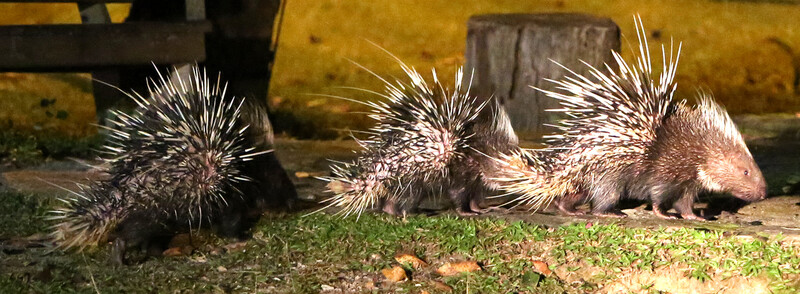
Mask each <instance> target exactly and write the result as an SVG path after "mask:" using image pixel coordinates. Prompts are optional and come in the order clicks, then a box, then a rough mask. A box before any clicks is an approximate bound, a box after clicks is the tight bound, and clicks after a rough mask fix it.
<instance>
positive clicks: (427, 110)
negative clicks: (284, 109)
mask: <svg viewBox="0 0 800 294" xmlns="http://www.w3.org/2000/svg"><path fill="white" fill-rule="evenodd" d="M398 62H399V59H398ZM399 63H400V66H401V67H402V69H403V70H404V71H405V73H406V75H407V76H408V78H409V81H408V82H405V81H401V80H398V81H397V82H396V83H390V82H388V81H387V80H385V79H383V78H381V77H379V76H378V78H380V79H381V80H382V81H383V82H384V83H385V84H386V94H380V93H377V92H373V91H369V90H365V91H367V92H370V93H373V94H377V95H379V96H381V97H382V98H384V99H385V101H380V102H364V104H366V105H368V106H370V107H371V108H372V112H371V114H370V115H369V116H370V117H371V118H372V119H374V120H376V121H377V123H376V125H375V126H374V127H372V128H371V129H370V130H369V131H368V132H366V133H367V134H369V136H368V138H366V139H363V140H359V139H356V141H357V142H358V143H359V145H360V146H361V147H362V150H360V151H359V152H358V155H359V156H358V158H357V159H356V160H354V161H352V162H342V163H338V164H333V165H331V169H332V173H333V175H332V176H330V177H323V178H321V179H323V180H326V181H329V182H330V183H329V184H328V188H329V191H331V192H334V193H335V195H334V196H333V197H331V198H329V199H327V200H326V201H327V202H328V203H329V204H328V206H334V207H340V208H342V210H341V211H340V212H341V213H344V214H345V215H349V214H351V213H356V214H359V215H360V214H361V213H362V212H363V211H364V210H366V209H372V208H379V207H380V208H381V209H382V210H383V211H384V212H387V213H390V214H393V215H397V214H405V213H407V212H412V211H414V210H415V209H416V208H417V206H418V205H419V203H420V201H421V199H422V198H423V197H425V196H431V195H438V194H447V195H448V197H449V198H450V199H451V200H452V202H453V204H454V206H455V209H456V211H457V212H458V213H459V214H460V215H473V214H477V213H480V212H483V211H484V209H482V208H481V207H480V206H481V202H482V201H483V199H484V198H485V196H486V193H487V192H488V191H490V190H492V189H493V188H494V187H495V186H497V184H495V183H494V182H493V181H492V180H491V179H492V178H494V177H487V176H486V175H485V174H484V173H483V171H484V170H487V168H486V167H485V166H487V165H488V166H492V165H495V163H494V161H493V160H492V159H491V158H490V157H489V156H486V155H484V154H496V153H497V152H501V151H507V148H511V146H516V144H517V137H516V135H515V134H514V132H513V130H512V129H511V126H510V123H509V121H508V117H507V116H506V114H505V112H504V111H503V109H502V107H500V106H499V105H498V104H497V103H496V102H495V101H494V100H492V99H486V100H480V99H478V98H477V97H474V96H471V95H470V93H469V88H468V87H467V88H464V87H463V85H462V82H463V81H464V75H463V72H462V71H461V70H458V72H457V74H456V77H455V88H454V90H453V91H448V90H446V89H445V88H444V86H442V84H441V83H440V82H439V80H438V78H437V77H436V72H435V71H433V78H434V80H433V82H434V85H433V87H430V86H428V84H427V83H426V81H425V80H424V79H423V77H422V76H421V75H420V74H419V73H417V72H416V70H414V69H413V68H410V67H408V66H407V65H405V64H403V63H402V62H399ZM376 76H377V75H376ZM347 100H351V99H347Z"/></svg>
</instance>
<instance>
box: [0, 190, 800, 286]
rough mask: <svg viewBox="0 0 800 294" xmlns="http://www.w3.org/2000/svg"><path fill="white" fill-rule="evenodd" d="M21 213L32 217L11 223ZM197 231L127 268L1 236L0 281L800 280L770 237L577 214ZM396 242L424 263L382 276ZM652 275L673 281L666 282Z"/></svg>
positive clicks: (16, 206) (22, 231) (279, 223)
mask: <svg viewBox="0 0 800 294" xmlns="http://www.w3.org/2000/svg"><path fill="white" fill-rule="evenodd" d="M38 197H43V196H41V195H27V194H17V193H2V194H0V198H2V199H4V201H3V205H2V206H0V216H4V217H5V218H7V219H3V221H2V222H0V224H1V225H2V226H3V227H4V228H0V232H3V234H0V236H3V237H2V238H0V239H7V240H8V239H10V240H19V239H21V240H25V238H23V237H24V236H27V235H29V234H38V233H43V232H44V231H43V230H44V229H45V228H46V226H47V223H46V222H45V221H44V220H43V218H42V216H43V214H44V213H45V211H46V210H47V209H48V208H49V205H52V201H51V200H37V198H38ZM43 199H49V198H47V197H43ZM10 219H14V221H9V220H10ZM23 221H25V222H30V223H31V225H30V226H20V224H21V222H23ZM194 240H195V241H194V244H193V245H194V246H195V247H197V248H196V249H195V250H194V252H193V253H192V254H191V255H188V256H177V257H160V258H150V259H147V260H145V261H143V262H140V263H138V264H135V265H129V266H125V267H114V266H110V265H108V264H107V263H106V258H107V256H108V248H107V246H105V247H101V248H100V249H99V250H94V251H90V252H86V253H62V252H58V251H55V252H49V250H48V249H46V248H26V249H22V250H17V251H14V250H11V249H9V248H10V247H9V246H8V244H11V243H13V242H6V245H4V247H3V250H2V251H0V255H1V256H0V257H2V258H0V272H1V273H2V274H0V292H6V293H12V292H20V291H21V292H27V291H33V292H47V293H64V292H78V293H90V292H91V293H95V292H99V293H116V292H161V293H165V292H175V291H178V292H185V291H193V292H197V291H202V292H249V293H253V292H261V293H276V292H277V293H290V292H291V293H315V292H319V291H320V290H322V289H323V288H325V289H327V288H329V287H332V288H334V289H339V290H342V291H344V292H364V291H367V292H369V291H372V290H369V289H370V288H369V287H371V285H374V287H376V288H375V290H378V289H383V290H385V291H394V292H400V293H419V292H420V291H421V290H426V291H431V292H432V293H436V292H437V291H440V290H436V289H437V288H436V287H437V286H436V284H437V283H444V284H446V285H448V286H449V287H452V288H453V291H454V293H465V292H471V293H501V292H515V291H521V292H535V293H564V292H567V293H583V292H586V291H589V292H594V291H611V292H618V291H615V290H614V289H628V291H631V292H635V293H639V292H643V291H645V293H646V291H654V292H652V293H663V292H657V291H667V292H679V291H681V290H682V289H683V290H686V289H716V290H723V289H725V288H727V289H728V291H730V290H731V289H734V290H735V289H736V287H750V288H752V289H751V290H752V291H755V292H758V291H774V292H775V293H794V291H797V290H798V289H800V288H798V286H800V285H798V284H797V282H796V281H797V277H799V276H800V267H798V264H800V247H798V246H797V245H795V244H794V243H793V242H790V241H788V240H784V239H783V237H782V236H780V235H779V236H773V237H769V238H750V237H740V236H731V235H728V234H725V233H723V232H719V231H709V230H705V229H692V228H681V229H667V228H653V229H647V228H624V227H620V226H617V225H613V224H611V225H592V224H587V223H574V224H571V225H566V226H562V227H558V228H545V227H541V226H536V225H532V224H529V223H525V222H520V221H507V220H503V219H495V218H471V219H461V218H457V217H453V216H448V215H442V216H435V217H425V216H412V217H408V218H404V219H403V218H395V217H390V216H386V215H375V214H365V215H362V216H361V218H360V219H358V220H356V219H355V218H346V219H341V218H339V217H335V216H331V215H327V214H314V215H310V216H302V215H301V214H291V215H269V216H266V217H264V218H263V219H262V221H261V222H260V223H259V224H258V225H257V226H256V228H255V229H254V230H253V238H252V239H250V240H248V241H247V242H246V243H244V244H242V245H239V246H234V247H232V246H230V242H232V241H231V240H221V239H217V238H215V237H212V236H210V235H208V234H206V233H200V234H199V235H196V236H195V237H194ZM226 248H227V249H226ZM231 248H236V249H231ZM399 252H404V253H411V254H414V255H416V256H418V257H420V258H422V259H423V260H425V261H427V262H428V263H430V264H431V266H430V268H422V269H411V268H408V267H407V268H406V270H407V271H408V272H409V274H410V276H411V279H412V280H411V281H406V282H400V283H390V282H386V281H385V280H384V278H383V277H382V276H381V275H380V270H381V269H384V268H388V267H391V266H394V265H398V264H397V262H396V261H394V259H393V256H394V255H395V254H397V253H399ZM464 260H467V261H476V262H478V263H479V264H480V265H481V266H482V269H483V270H482V271H479V272H474V273H468V274H462V275H458V276H454V277H441V276H439V275H437V274H435V273H433V271H434V269H435V268H436V267H438V266H440V265H442V264H444V263H447V262H451V261H464ZM535 260H541V261H545V262H546V263H547V264H548V265H549V268H550V269H551V270H553V272H554V273H555V275H550V276H544V275H541V274H539V273H537V272H536V271H535V270H534V268H535V267H534V265H533V262H534V261H535ZM659 278H661V279H665V278H666V279H669V281H671V283H669V284H670V285H667V286H665V285H664V283H662V282H660V281H661V280H659ZM681 285H683V286H681ZM620 287H622V288H620ZM693 287H694V288H693ZM632 289H633V290H632ZM744 289H747V288H744ZM712 292H714V291H712Z"/></svg>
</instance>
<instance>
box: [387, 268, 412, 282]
mask: <svg viewBox="0 0 800 294" xmlns="http://www.w3.org/2000/svg"><path fill="white" fill-rule="evenodd" d="M381 273H382V274H383V276H384V277H386V279H387V280H389V281H391V282H400V281H404V280H406V279H407V278H408V277H406V270H404V269H403V268H402V267H399V266H395V267H393V268H385V269H382V270H381Z"/></svg>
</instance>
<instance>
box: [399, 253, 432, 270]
mask: <svg viewBox="0 0 800 294" xmlns="http://www.w3.org/2000/svg"><path fill="white" fill-rule="evenodd" d="M394 260H397V262H399V263H405V264H409V265H411V267H413V268H414V269H420V268H423V267H426V266H428V263H427V262H425V261H423V260H422V259H419V257H416V256H414V255H411V254H406V253H401V254H398V255H395V256H394Z"/></svg>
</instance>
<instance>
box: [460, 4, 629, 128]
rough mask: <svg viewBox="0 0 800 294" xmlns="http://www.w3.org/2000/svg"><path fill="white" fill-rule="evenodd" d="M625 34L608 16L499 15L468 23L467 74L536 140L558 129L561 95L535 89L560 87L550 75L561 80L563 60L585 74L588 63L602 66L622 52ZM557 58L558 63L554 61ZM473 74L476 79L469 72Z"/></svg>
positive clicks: (483, 94) (476, 88)
mask: <svg viewBox="0 0 800 294" xmlns="http://www.w3.org/2000/svg"><path fill="white" fill-rule="evenodd" d="M619 36H620V32H619V28H618V27H617V25H616V24H615V23H614V22H613V21H611V20H610V19H608V18H600V17H594V16H590V15H585V14H571V13H570V14H493V15H479V16H473V17H472V18H470V20H469V22H468V31H467V46H466V51H465V53H464V55H465V59H466V65H465V68H466V73H467V74H469V73H471V72H472V73H474V76H473V77H471V79H472V91H473V93H475V94H477V95H479V96H480V97H490V96H494V97H497V98H498V99H500V101H501V103H503V105H504V107H505V109H506V111H507V112H508V115H509V117H510V118H511V124H512V126H513V127H514V130H515V131H517V133H518V134H519V135H520V137H522V138H525V139H534V138H538V137H540V136H541V135H542V134H546V133H549V132H552V131H553V130H554V129H553V128H549V127H545V126H544V125H545V124H553V123H555V122H556V121H557V119H558V115H557V114H555V113H553V112H547V111H546V109H552V108H558V102H557V101H556V100H555V99H552V98H548V97H546V96H545V95H543V94H542V93H541V92H539V91H536V90H535V89H533V88H531V86H533V87H537V88H540V89H545V90H554V89H555V88H554V84H553V83H550V82H547V81H545V79H560V78H561V77H563V76H564V75H565V74H567V71H566V70H565V69H564V68H562V67H560V66H558V65H557V64H556V63H555V62H558V63H560V64H562V65H564V66H566V67H567V68H569V69H572V70H575V71H576V72H578V73H585V72H586V70H587V67H586V66H585V65H583V64H582V63H581V61H585V62H587V63H588V64H591V65H593V66H595V67H598V68H600V67H601V65H602V64H603V63H604V62H609V61H611V60H612V55H611V50H619V47H620V39H619ZM553 61H555V62H553ZM467 78H470V77H469V75H468V76H467Z"/></svg>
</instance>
